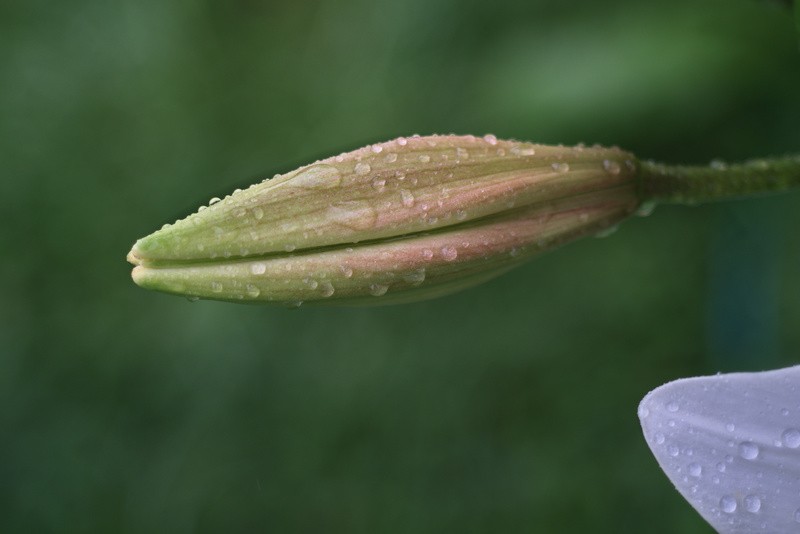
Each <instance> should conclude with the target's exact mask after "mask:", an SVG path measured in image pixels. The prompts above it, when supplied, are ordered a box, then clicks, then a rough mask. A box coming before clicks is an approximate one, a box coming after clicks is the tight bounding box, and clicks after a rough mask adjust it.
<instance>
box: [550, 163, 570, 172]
mask: <svg viewBox="0 0 800 534" xmlns="http://www.w3.org/2000/svg"><path fill="white" fill-rule="evenodd" d="M550 166H551V167H552V168H553V170H554V171H556V172H567V171H569V163H553V164H552V165H550Z"/></svg>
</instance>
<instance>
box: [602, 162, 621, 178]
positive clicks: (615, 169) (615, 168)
mask: <svg viewBox="0 0 800 534" xmlns="http://www.w3.org/2000/svg"><path fill="white" fill-rule="evenodd" d="M603 168H604V169H605V170H606V172H607V173H608V174H614V175H617V174H619V171H620V168H619V163H617V162H616V161H614V160H611V159H607V160H603Z"/></svg>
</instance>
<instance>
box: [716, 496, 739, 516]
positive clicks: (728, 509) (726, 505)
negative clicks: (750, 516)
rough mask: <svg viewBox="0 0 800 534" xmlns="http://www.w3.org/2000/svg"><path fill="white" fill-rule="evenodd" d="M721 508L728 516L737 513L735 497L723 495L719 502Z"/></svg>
mask: <svg viewBox="0 0 800 534" xmlns="http://www.w3.org/2000/svg"><path fill="white" fill-rule="evenodd" d="M719 508H720V510H722V511H723V512H725V513H726V514H732V513H733V512H735V511H736V498H735V497H734V496H733V495H723V496H722V498H721V499H720V500H719Z"/></svg>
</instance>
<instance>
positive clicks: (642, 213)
mask: <svg viewBox="0 0 800 534" xmlns="http://www.w3.org/2000/svg"><path fill="white" fill-rule="evenodd" d="M655 209H656V203H655V202H642V204H641V205H640V206H639V209H637V210H636V215H637V216H638V217H648V216H649V215H650V214H651V213H653V210H655Z"/></svg>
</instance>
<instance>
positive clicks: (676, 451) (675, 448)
mask: <svg viewBox="0 0 800 534" xmlns="http://www.w3.org/2000/svg"><path fill="white" fill-rule="evenodd" d="M667 452H668V453H669V455H670V456H672V457H675V456H678V454H680V450H679V449H678V446H677V445H670V446H668V447H667Z"/></svg>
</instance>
